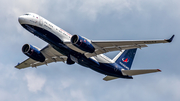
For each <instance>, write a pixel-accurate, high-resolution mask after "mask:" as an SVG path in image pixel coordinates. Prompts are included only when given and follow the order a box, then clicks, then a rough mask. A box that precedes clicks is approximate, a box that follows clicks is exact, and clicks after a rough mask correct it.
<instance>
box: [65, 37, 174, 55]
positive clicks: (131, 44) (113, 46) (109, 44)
mask: <svg viewBox="0 0 180 101" xmlns="http://www.w3.org/2000/svg"><path fill="white" fill-rule="evenodd" d="M173 38H174V35H173V36H172V37H171V38H170V39H164V40H142V41H135V40H130V41H91V44H92V45H93V46H94V47H95V52H94V53H88V52H84V51H82V50H80V49H78V48H76V47H75V46H73V45H72V44H71V43H70V42H69V43H66V45H67V46H68V47H70V48H71V49H73V50H75V51H77V52H80V53H82V54H84V55H85V56H86V57H88V58H89V57H92V56H96V55H98V54H103V53H106V52H111V51H117V50H120V51H121V50H126V49H134V48H143V47H147V45H148V44H157V43H170V42H171V41H172V40H173Z"/></svg>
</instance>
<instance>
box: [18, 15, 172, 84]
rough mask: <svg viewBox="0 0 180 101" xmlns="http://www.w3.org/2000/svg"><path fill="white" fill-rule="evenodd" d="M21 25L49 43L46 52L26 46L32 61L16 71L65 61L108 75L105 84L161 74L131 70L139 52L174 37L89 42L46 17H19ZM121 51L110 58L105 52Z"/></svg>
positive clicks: (151, 70)
mask: <svg viewBox="0 0 180 101" xmlns="http://www.w3.org/2000/svg"><path fill="white" fill-rule="evenodd" d="M18 21H19V23H20V24H21V25H22V27H24V28H25V29H26V30H28V31H29V32H31V33H32V34H34V35H35V36H37V37H39V38H40V39H42V40H44V41H45V42H47V43H48V45H47V46H45V47H44V48H42V49H39V48H38V47H36V46H33V45H30V44H25V45H23V47H22V52H23V53H24V54H25V55H27V56H28V57H29V58H28V59H26V60H25V61H23V62H21V63H18V65H16V66H15V68H18V69H23V68H27V67H37V66H41V65H48V64H49V63H52V62H61V61H62V62H65V63H66V64H68V65H72V64H74V63H77V64H79V65H82V66H85V67H87V68H90V69H92V70H94V71H96V72H99V73H101V74H104V75H106V77H104V78H103V80H105V81H109V80H113V79H117V78H125V79H133V77H132V76H134V75H140V74H146V73H153V72H161V70H159V69H145V70H144V69H143V70H131V66H132V63H133V60H134V57H135V54H136V51H137V49H138V48H139V49H141V48H143V47H147V45H148V44H157V43H170V42H172V40H173V38H174V35H173V36H172V37H171V38H169V39H163V40H142V41H141V40H113V41H108V40H104V41H103V40H89V39H87V38H85V37H83V36H80V35H76V34H75V35H71V34H69V33H68V32H66V31H64V30H63V29H62V28H59V27H58V26H56V25H54V24H53V23H51V22H49V21H48V20H46V19H45V18H43V17H41V16H39V15H37V14H35V13H26V14H24V15H21V16H19V17H18ZM111 51H119V53H118V54H117V55H116V56H115V57H114V59H110V58H108V57H107V56H105V55H104V53H107V52H111Z"/></svg>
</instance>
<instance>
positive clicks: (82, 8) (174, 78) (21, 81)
mask: <svg viewBox="0 0 180 101" xmlns="http://www.w3.org/2000/svg"><path fill="white" fill-rule="evenodd" d="M179 5H180V1H179V0H73V1H72V0H1V1H0V8H1V9H0V13H1V16H0V22H1V25H0V35H1V37H0V39H1V40H0V46H1V50H0V57H1V58H0V101H132V100H135V101H180V96H179V95H180V87H179V85H180V73H179V72H180V66H179V63H180V62H179V61H180V57H179V56H180V55H179V51H180V45H179V43H180V41H179V39H180V36H179V34H180V6H179ZM27 12H33V13H36V14H38V15H41V16H42V17H44V18H46V19H47V20H49V21H51V22H52V23H54V24H56V25H57V26H59V27H60V28H62V29H64V30H66V31H67V32H69V33H71V34H78V35H81V36H85V37H87V38H89V39H91V40H148V39H166V38H170V37H171V36H172V35H173V34H175V38H174V40H173V42H172V43H170V44H156V45H149V47H147V48H143V49H138V51H137V54H136V56H135V60H134V63H133V65H132V69H161V70H162V72H160V73H153V74H146V75H139V76H134V79H133V80H128V79H116V80H112V81H109V82H106V81H103V80H102V79H103V78H104V77H105V75H103V74H99V73H97V72H94V71H93V70H90V69H88V68H85V67H82V66H80V65H78V64H75V65H70V66H69V65H67V64H65V63H63V62H59V63H52V64H49V65H48V66H46V65H44V66H40V67H38V68H37V69H36V68H26V69H23V70H18V69H16V68H14V66H15V65H16V64H17V63H18V62H22V61H23V60H25V59H27V58H28V57H27V56H25V55H24V54H23V53H22V51H21V48H22V46H23V45H24V44H26V43H28V44H32V45H35V46H37V47H39V48H43V47H44V46H46V45H47V43H46V42H44V41H42V40H41V39H39V38H37V37H36V36H34V35H32V34H31V33H29V32H28V31H26V30H25V29H24V28H23V27H21V25H20V24H19V23H18V16H20V15H22V14H25V13H27ZM116 54H117V52H113V53H110V54H106V55H108V56H109V57H110V58H113V57H114V56H115V55H116Z"/></svg>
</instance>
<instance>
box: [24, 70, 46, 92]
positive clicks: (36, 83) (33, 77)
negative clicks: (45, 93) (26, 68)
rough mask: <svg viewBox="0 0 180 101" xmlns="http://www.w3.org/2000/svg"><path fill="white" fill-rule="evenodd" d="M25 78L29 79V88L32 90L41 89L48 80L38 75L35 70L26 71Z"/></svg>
mask: <svg viewBox="0 0 180 101" xmlns="http://www.w3.org/2000/svg"><path fill="white" fill-rule="evenodd" d="M24 79H25V80H26V81H27V86H28V89H29V91H31V92H37V91H41V90H42V88H43V86H44V84H45V82H46V79H45V78H44V77H42V76H40V75H37V74H36V73H35V72H28V73H26V74H25V77H24Z"/></svg>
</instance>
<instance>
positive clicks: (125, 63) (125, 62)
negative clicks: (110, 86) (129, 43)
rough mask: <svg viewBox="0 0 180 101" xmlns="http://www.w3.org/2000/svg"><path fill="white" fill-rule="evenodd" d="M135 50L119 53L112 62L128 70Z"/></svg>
mask: <svg viewBox="0 0 180 101" xmlns="http://www.w3.org/2000/svg"><path fill="white" fill-rule="evenodd" d="M136 50H137V49H129V50H124V51H122V52H120V53H119V54H118V55H117V56H116V57H115V58H114V59H113V60H114V61H115V62H116V63H117V64H119V65H120V66H121V67H123V68H124V69H125V70H130V69H131V65H132V63H133V60H134V56H135V54H136Z"/></svg>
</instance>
